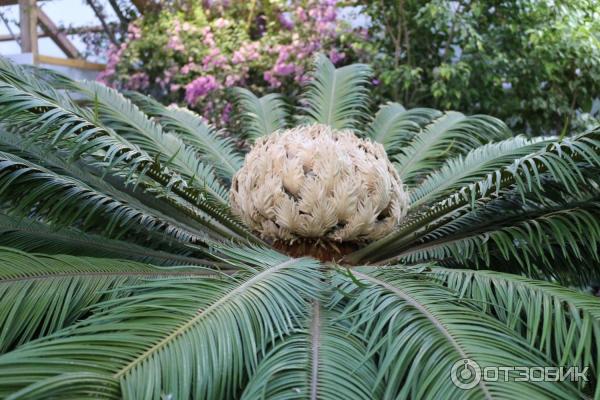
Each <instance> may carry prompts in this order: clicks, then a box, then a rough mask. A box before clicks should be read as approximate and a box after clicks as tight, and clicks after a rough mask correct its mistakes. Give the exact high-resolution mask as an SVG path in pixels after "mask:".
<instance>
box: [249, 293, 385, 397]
mask: <svg viewBox="0 0 600 400" xmlns="http://www.w3.org/2000/svg"><path fill="white" fill-rule="evenodd" d="M334 316H335V314H332V313H331V312H330V311H328V310H324V309H323V308H322V306H321V305H320V304H319V303H318V302H315V304H314V305H313V312H312V315H311V320H310V322H308V323H307V325H308V326H307V327H306V329H305V330H302V331H300V332H297V333H294V334H292V335H290V336H288V337H286V338H285V339H283V340H282V341H281V342H279V343H277V344H276V345H275V346H274V347H273V348H272V349H271V350H270V351H269V352H268V353H267V355H266V357H265V358H264V359H263V360H261V361H260V365H259V367H258V369H257V371H256V372H255V373H254V374H253V375H252V376H251V377H250V380H249V382H248V384H247V385H246V388H245V389H244V393H243V394H242V396H241V398H242V399H248V400H250V399H252V400H255V399H269V400H275V399H290V400H291V399H340V398H344V399H365V400H370V399H373V398H380V397H381V390H378V388H374V387H373V383H374V382H375V381H376V378H377V373H376V371H377V370H376V367H375V364H374V362H373V360H371V359H366V358H365V354H366V346H365V344H364V343H363V341H362V340H361V339H360V338H357V337H355V336H354V335H351V334H348V333H347V330H348V327H347V326H345V325H344V324H343V323H341V322H339V321H334V319H333V318H334Z"/></svg>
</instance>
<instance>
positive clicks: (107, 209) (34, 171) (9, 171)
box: [0, 152, 206, 242]
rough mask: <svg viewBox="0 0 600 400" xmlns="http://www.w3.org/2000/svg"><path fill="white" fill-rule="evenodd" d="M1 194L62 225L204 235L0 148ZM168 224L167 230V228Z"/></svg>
mask: <svg viewBox="0 0 600 400" xmlns="http://www.w3.org/2000/svg"><path fill="white" fill-rule="evenodd" d="M0 198H1V199H3V200H4V201H5V202H7V203H8V202H9V203H8V204H10V206H8V205H6V203H5V207H7V208H9V209H10V211H11V213H14V214H18V215H21V216H28V215H32V214H35V215H38V216H41V217H43V218H44V219H46V220H48V221H51V222H53V223H54V224H57V225H60V226H69V225H73V224H75V223H77V224H80V225H81V226H82V228H83V229H92V228H94V227H96V228H100V227H101V228H102V231H103V232H104V234H106V235H108V236H112V237H119V236H122V235H124V234H125V233H127V232H128V231H130V230H132V229H133V230H137V231H138V232H139V231H141V232H142V233H144V232H146V231H161V232H164V233H168V234H170V235H173V237H175V238H177V239H178V240H182V241H189V242H202V241H204V240H205V239H206V236H205V235H203V234H202V233H195V232H189V231H186V230H183V229H177V228H175V227H169V226H168V225H167V224H166V223H165V222H163V221H161V220H159V219H157V218H155V217H154V216H153V215H148V214H145V213H144V212H143V211H140V210H137V209H135V208H133V207H131V206H130V205H128V204H126V203H122V202H120V201H118V200H116V199H114V198H113V197H110V196H106V195H104V194H103V193H100V192H98V191H96V190H94V189H93V188H91V187H89V186H87V185H85V184H84V183H82V182H79V181H78V180H76V179H73V178H70V177H67V176H62V175H58V174H56V173H54V172H52V171H50V170H47V169H45V168H43V167H41V166H38V165H35V164H33V163H30V162H28V161H26V160H23V159H21V158H19V157H17V156H14V155H12V154H8V153H4V152H0ZM167 228H169V229H167Z"/></svg>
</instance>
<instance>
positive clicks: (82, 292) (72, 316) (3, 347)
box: [0, 247, 209, 352]
mask: <svg viewBox="0 0 600 400" xmlns="http://www.w3.org/2000/svg"><path fill="white" fill-rule="evenodd" d="M208 273H209V272H208V271H204V272H203V271H202V270H201V269H198V270H195V271H194V270H191V269H190V270H187V271H185V270H181V269H172V270H169V269H159V268H155V267H152V266H148V265H145V264H139V263H135V262H131V261H118V260H110V259H100V258H80V257H70V256H47V255H41V254H40V255H32V254H26V253H22V252H20V251H17V250H13V249H9V248H5V247H0V352H5V351H7V350H9V349H10V348H12V347H15V346H18V345H20V344H23V343H26V342H28V341H29V340H31V339H32V338H35V337H42V336H45V335H48V334H51V333H53V332H56V331H58V330H59V329H61V328H64V327H66V326H69V325H70V324H72V323H74V322H76V321H77V320H78V319H79V318H81V317H83V316H85V315H86V313H88V312H89V309H88V307H90V306H93V305H95V304H97V303H99V302H101V301H105V300H109V299H117V298H120V297H124V296H126V295H128V294H129V293H130V289H128V287H130V286H131V285H133V284H134V283H139V282H142V281H144V280H150V279H154V278H161V279H162V278H172V277H177V276H203V275H204V276H206V275H207V274H208Z"/></svg>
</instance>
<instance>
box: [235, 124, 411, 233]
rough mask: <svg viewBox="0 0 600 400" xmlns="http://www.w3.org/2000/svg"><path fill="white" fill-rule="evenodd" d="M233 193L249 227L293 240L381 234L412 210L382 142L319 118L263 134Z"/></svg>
mask: <svg viewBox="0 0 600 400" xmlns="http://www.w3.org/2000/svg"><path fill="white" fill-rule="evenodd" d="M230 199H231V205H232V208H233V211H234V212H235V213H236V214H238V215H239V216H240V217H241V218H242V220H243V221H244V223H245V224H246V225H248V226H249V227H250V228H251V229H253V230H255V231H257V232H259V233H260V234H261V235H262V236H263V237H264V238H268V239H272V240H282V241H285V242H288V243H293V242H294V241H295V240H297V239H300V238H310V239H328V240H332V241H337V242H349V241H369V240H374V239H378V238H380V237H382V236H385V235H386V234H388V233H390V232H391V231H392V230H393V229H394V227H396V225H397V224H398V223H399V221H400V220H401V219H402V218H403V217H404V215H405V214H406V211H407V208H408V195H407V193H406V192H405V191H404V189H403V186H402V182H401V180H400V178H399V177H398V174H397V173H396V170H395V169H394V167H393V165H392V164H391V163H390V161H389V160H388V158H387V155H386V153H385V151H384V149H383V146H381V145H380V144H378V143H373V142H371V141H368V140H362V139H359V138H358V137H356V136H355V135H354V133H352V132H351V131H349V130H342V131H338V130H332V129H331V128H330V127H329V126H326V125H318V124H317V125H309V126H299V127H296V128H294V129H289V130H285V131H280V132H276V133H274V134H272V135H270V136H268V137H265V138H262V139H260V140H259V141H258V142H257V143H256V144H255V145H254V147H253V148H252V150H251V151H250V153H248V155H247V156H246V160H245V162H244V166H243V167H242V168H241V169H240V170H239V171H238V172H237V174H236V175H235V176H234V178H233V182H232V188H231V196H230Z"/></svg>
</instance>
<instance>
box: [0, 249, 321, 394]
mask: <svg viewBox="0 0 600 400" xmlns="http://www.w3.org/2000/svg"><path fill="white" fill-rule="evenodd" d="M222 251H223V250H222ZM238 251H239V250H238ZM262 253H267V254H268V252H267V251H266V250H265V251H263V252H259V251H254V252H252V251H247V252H246V254H245V257H248V258H251V259H254V260H253V262H252V264H251V265H247V268H248V270H247V272H246V273H244V274H242V275H239V276H236V277H221V278H189V277H186V278H179V279H172V280H170V281H169V282H166V281H165V280H161V281H154V282H148V283H144V284H141V285H138V286H135V287H132V288H131V290H133V291H134V293H133V294H132V295H131V296H128V297H125V298H117V299H112V300H110V301H107V302H104V303H102V304H100V305H98V307H100V308H101V309H104V310H105V311H98V312H96V314H95V315H94V316H92V317H90V318H88V319H87V320H85V321H83V322H82V323H80V324H77V325H75V326H74V327H71V328H67V329H65V330H63V331H60V332H57V333H56V334H55V335H53V336H52V337H50V338H48V339H46V340H41V341H37V342H31V343H29V344H27V345H24V346H21V347H20V348H19V349H17V350H14V351H12V352H11V353H8V354H6V355H4V356H1V357H0V370H2V371H3V372H2V374H1V377H0V395H2V396H6V395H7V394H9V393H13V396H15V397H19V396H21V395H23V396H24V395H25V394H26V395H27V396H29V397H35V396H40V395H42V394H44V395H45V396H48V395H49V393H60V390H66V389H67V388H68V391H69V393H70V394H71V396H73V395H79V396H82V395H85V394H89V393H102V395H103V397H106V398H121V396H120V395H119V394H118V389H119V387H120V388H121V393H122V396H123V397H125V398H132V399H133V398H153V399H155V398H159V397H160V396H161V394H165V395H168V396H170V397H171V398H178V399H179V398H190V397H192V398H231V395H232V394H233V393H234V392H235V391H236V389H237V388H238V387H239V386H240V384H241V383H242V381H243V379H244V375H246V374H248V373H251V372H252V371H253V370H255V369H256V364H257V361H258V360H257V356H258V354H260V353H263V352H264V351H265V350H266V347H267V346H268V345H269V344H270V343H273V342H274V341H275V340H276V339H277V338H279V337H281V335H284V334H287V333H290V332H291V330H292V329H294V327H295V326H297V324H299V323H300V322H299V320H298V318H299V317H301V316H302V315H303V314H302V310H305V309H306V302H307V301H309V299H310V298H312V297H313V294H314V292H315V288H318V287H319V286H320V284H319V280H320V274H319V272H318V270H317V268H316V267H317V264H316V263H315V262H314V261H311V260H309V259H288V258H287V257H283V256H280V255H279V256H277V255H275V254H271V259H270V260H269V256H268V255H265V256H264V257H263V256H262ZM267 260H268V261H267ZM273 260H277V261H276V262H275V263H273V262H271V261H273ZM150 326H151V327H152V329H148V327H150ZM90 346H91V347H93V348H94V351H95V352H96V354H97V355H96V356H95V357H93V358H90V353H89V350H90ZM116 348H118V352H116V353H115V352H113V353H112V354H113V356H112V357H105V355H106V354H108V353H110V352H111V350H114V349H116ZM191 366H194V367H191ZM190 367H191V368H190ZM82 372H85V373H87V374H88V375H87V379H86V380H84V381H81V380H80V377H81V375H79V374H80V373H82ZM200 376H202V378H201V379H200V378H199V377H200ZM57 377H60V384H58V385H56V386H55V387H52V391H51V392H50V391H49V390H48V387H44V385H43V384H42V383H41V382H43V381H45V380H48V383H49V384H51V383H54V384H56V383H57V381H56V379H55V378H57ZM30 385H31V386H30ZM19 391H20V392H19Z"/></svg>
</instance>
